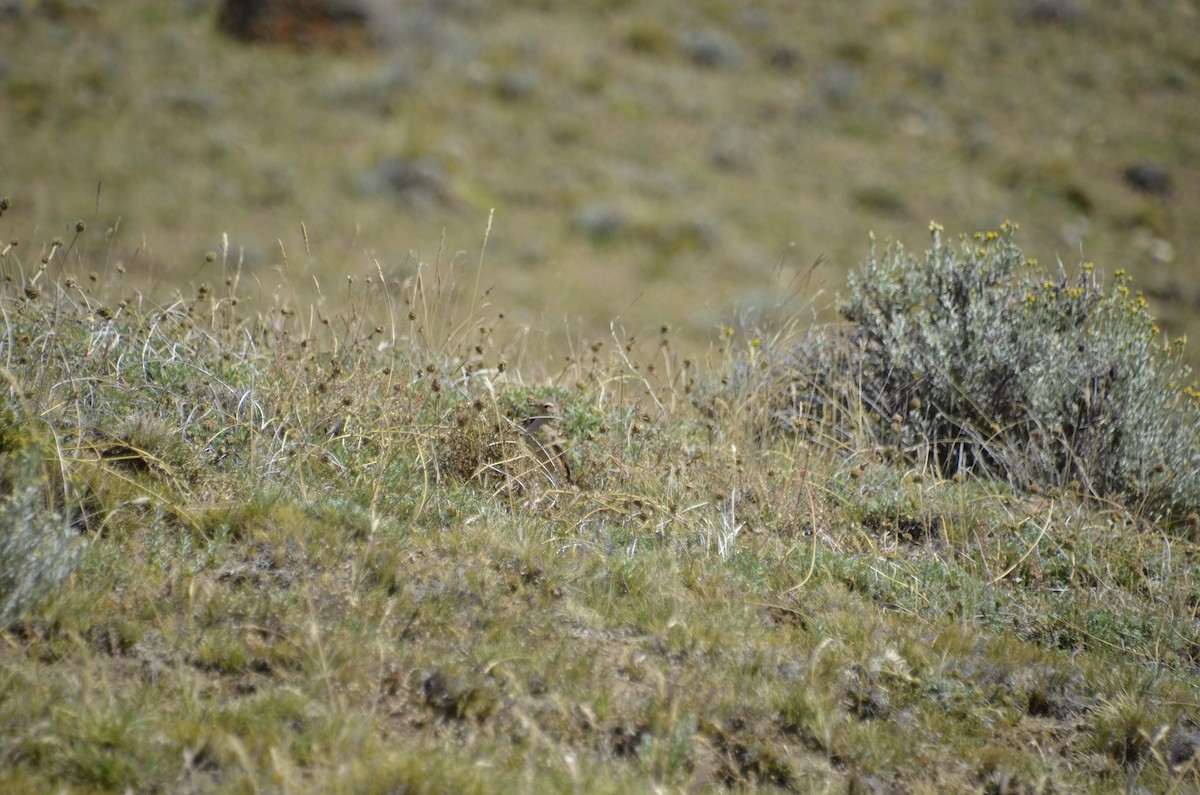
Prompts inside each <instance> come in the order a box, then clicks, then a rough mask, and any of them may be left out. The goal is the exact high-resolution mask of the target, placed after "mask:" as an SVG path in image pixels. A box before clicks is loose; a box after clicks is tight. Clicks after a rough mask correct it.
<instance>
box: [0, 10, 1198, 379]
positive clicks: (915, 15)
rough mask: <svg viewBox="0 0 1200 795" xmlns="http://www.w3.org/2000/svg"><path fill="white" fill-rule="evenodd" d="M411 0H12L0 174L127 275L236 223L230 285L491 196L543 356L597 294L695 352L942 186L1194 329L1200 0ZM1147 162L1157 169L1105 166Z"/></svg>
mask: <svg viewBox="0 0 1200 795" xmlns="http://www.w3.org/2000/svg"><path fill="white" fill-rule="evenodd" d="M10 5H12V4H10ZM427 5H428V6H429V8H427V9H425V10H423V11H422V12H420V13H416V12H409V13H407V14H405V13H401V12H399V11H398V12H396V15H397V18H396V20H395V22H396V26H397V27H398V28H399V31H400V41H399V44H398V45H397V46H396V47H395V48H394V49H393V50H389V51H385V52H382V53H377V54H372V55H359V56H356V57H351V56H347V55H344V54H343V55H335V54H330V53H322V52H294V51H288V50H280V49H262V48H254V47H246V46H243V45H240V44H238V43H235V42H231V41H227V40H225V39H223V38H221V37H220V36H218V35H217V34H216V32H215V31H214V17H215V10H216V9H215V6H216V2H214V0H198V1H197V2H191V3H187V4H183V5H182V6H178V7H175V6H172V7H170V8H168V7H165V6H163V5H162V4H161V3H154V2H148V1H146V0H142V1H140V2H126V3H88V2H74V0H64V1H59V2H23V3H17V4H16V6H17V7H18V8H21V9H23V10H22V11H19V12H17V13H16V14H15V15H14V16H12V17H11V18H6V19H5V22H4V24H3V25H2V26H0V53H3V55H0V80H2V81H3V88H2V89H0V101H2V102H3V106H4V108H5V112H4V113H3V114H0V139H3V140H4V141H5V144H4V146H3V147H2V148H0V186H2V187H3V193H4V195H9V196H11V197H12V199H13V201H14V202H15V203H16V205H17V206H20V207H22V208H23V212H24V213H26V215H25V218H26V219H27V220H28V222H29V223H31V224H33V225H36V226H37V227H38V228H39V230H40V234H41V236H43V237H52V236H54V235H55V234H63V236H64V237H67V236H69V225H70V224H73V223H74V219H76V218H84V219H85V220H87V221H88V222H89V223H90V224H91V226H92V227H93V228H97V229H100V230H106V229H109V228H112V229H113V230H114V232H113V234H112V235H111V236H110V237H108V238H105V239H97V241H96V243H95V244H94V245H95V249H94V250H92V251H89V252H88V253H89V255H90V259H92V260H93V261H96V262H104V263H106V265H107V267H109V268H112V267H114V266H115V265H116V263H117V262H121V263H123V264H124V266H125V268H126V270H127V277H128V278H129V279H131V280H132V281H133V282H134V283H136V284H137V285H139V286H140V287H143V288H148V287H151V286H153V287H155V288H163V287H174V286H175V285H176V284H179V283H181V282H183V281H188V280H191V281H193V282H194V283H195V284H199V283H200V282H202V281H209V282H210V283H214V282H215V281H216V277H215V276H214V273H213V268H212V266H211V265H208V264H206V262H205V254H206V253H207V252H209V251H213V250H216V249H217V248H218V246H219V242H220V236H221V234H222V233H228V235H229V239H230V241H231V246H232V251H233V254H234V257H235V258H236V257H237V256H238V255H239V252H243V253H244V256H245V262H246V265H245V268H244V273H245V278H246V280H247V282H248V283H247V285H246V288H245V289H244V290H243V291H242V297H243V299H244V300H254V301H261V302H263V303H269V302H270V300H271V297H272V293H273V290H274V288H275V285H276V284H277V283H278V282H279V278H278V276H277V275H276V272H277V270H279V269H286V270H287V271H288V273H289V277H288V279H287V280H286V281H287V283H288V284H289V285H291V286H292V287H293V288H295V289H297V290H299V291H301V293H302V294H303V296H302V299H301V303H302V304H303V305H307V304H308V303H309V302H310V300H311V299H313V298H314V289H313V285H314V280H315V281H316V282H319V283H320V285H321V286H322V287H323V288H324V291H325V294H326V296H328V297H329V299H330V300H336V301H337V302H338V303H339V304H341V302H342V300H343V298H344V297H345V296H344V292H343V290H342V279H343V277H344V274H346V273H359V272H361V271H363V270H369V269H370V268H371V263H372V262H373V261H374V260H376V259H378V260H379V261H380V263H381V264H382V266H383V268H384V270H385V272H386V271H389V270H391V269H403V267H405V265H404V263H405V261H406V258H407V256H408V252H419V256H418V257H417V258H419V259H423V260H426V261H430V260H432V259H433V253H434V251H436V249H437V247H438V245H439V239H440V238H441V234H442V231H443V230H445V235H446V239H448V240H451V241H453V242H454V245H456V246H466V247H467V248H468V249H469V252H468V254H467V255H466V256H467V259H468V260H475V259H477V258H478V248H477V245H478V240H479V234H478V230H479V228H480V227H481V226H483V224H484V220H485V219H486V217H487V215H488V213H489V211H490V210H491V208H496V211H497V218H498V220H499V222H498V224H497V232H496V234H495V235H493V237H492V240H491V241H490V243H489V246H490V249H491V252H492V255H491V257H490V262H491V263H492V267H491V277H492V278H491V279H490V280H489V281H488V284H487V285H485V286H492V285H494V286H495V291H494V293H493V297H494V298H495V299H496V300H497V301H498V302H499V303H500V304H502V305H503V306H505V307H506V308H507V309H508V310H509V312H510V320H511V321H512V323H513V324H514V325H515V327H516V330H518V331H519V330H520V329H523V328H532V329H535V333H534V338H533V339H532V340H530V344H531V345H534V346H535V347H536V348H537V349H538V351H539V356H538V359H539V360H542V359H544V358H548V356H544V355H541V353H542V352H548V354H549V355H553V356H558V355H560V351H561V349H562V347H563V345H562V343H561V339H562V338H563V336H566V335H569V336H570V337H572V338H576V339H578V338H583V339H586V340H587V341H588V343H590V342H594V341H596V340H601V339H603V340H607V339H608V333H607V329H608V325H609V323H610V322H611V321H612V319H613V318H614V317H617V316H619V318H620V324H621V325H622V326H624V327H625V328H626V329H628V332H629V333H631V334H636V335H638V336H647V335H649V334H652V333H653V331H654V329H657V328H658V326H659V325H661V324H662V323H663V322H670V323H671V324H672V325H673V326H675V327H676V329H677V344H679V345H681V346H687V347H688V348H689V352H690V353H691V354H692V355H694V356H696V355H699V354H700V353H702V352H703V350H704V348H705V347H706V346H707V344H708V340H709V337H710V336H711V333H712V331H713V330H714V328H715V327H716V326H717V325H718V324H719V323H721V322H728V320H729V316H730V314H731V313H733V312H734V311H735V309H738V308H740V309H747V308H757V309H762V310H769V309H770V308H771V307H773V306H774V305H775V302H776V298H775V293H776V292H777V291H778V290H779V289H781V285H786V284H788V283H790V282H791V280H792V278H793V277H794V276H795V275H796V274H797V273H800V272H803V271H804V269H806V268H807V267H808V265H809V263H810V262H812V260H813V259H814V258H815V257H817V256H818V255H819V254H822V253H824V254H826V255H827V257H828V260H827V261H828V265H827V266H826V267H824V268H822V269H820V270H819V271H818V273H817V274H816V278H815V279H814V280H813V281H811V282H810V283H809V284H808V285H807V286H806V289H807V290H816V289H818V288H824V289H826V290H834V289H837V288H838V287H840V285H841V284H842V283H843V276H844V273H845V272H846V271H847V270H849V269H851V268H853V267H854V266H855V265H857V263H858V262H859V261H860V260H861V259H862V257H863V256H865V254H866V233H867V232H868V231H870V230H874V231H875V232H876V233H877V235H878V236H879V238H880V239H883V238H884V237H888V236H892V237H895V238H897V239H903V240H906V241H907V242H908V243H909V244H910V245H912V246H917V245H921V244H923V234H922V233H921V232H920V230H921V229H923V226H924V224H925V223H926V222H927V221H928V220H929V219H931V218H937V219H938V220H940V221H942V222H943V223H945V224H946V225H947V226H948V228H952V229H983V228H990V227H992V226H994V225H995V224H996V223H998V221H999V220H1000V219H1003V218H1014V219H1020V220H1022V221H1023V223H1024V234H1025V240H1026V241H1027V244H1028V245H1029V247H1030V248H1031V249H1032V250H1035V251H1038V252H1041V255H1042V258H1043V260H1044V262H1046V263H1047V264H1052V262H1053V258H1054V255H1055V254H1059V255H1061V256H1062V258H1063V259H1064V260H1065V261H1073V260H1075V259H1076V258H1078V257H1079V254H1080V246H1081V245H1082V247H1083V249H1084V254H1085V257H1086V258H1087V259H1092V260H1095V261H1096V262H1100V263H1105V264H1106V265H1107V266H1108V267H1109V268H1110V269H1115V268H1116V267H1126V268H1128V269H1129V270H1130V272H1131V274H1132V275H1133V276H1134V278H1135V280H1136V281H1137V282H1138V284H1140V285H1142V286H1143V287H1144V288H1146V289H1147V290H1148V292H1149V293H1150V297H1151V298H1152V300H1153V301H1154V302H1155V311H1156V314H1157V315H1158V316H1159V317H1160V318H1163V319H1164V320H1165V321H1166V322H1167V326H1168V330H1169V331H1170V332H1171V333H1172V334H1173V335H1174V334H1179V333H1184V332H1189V331H1194V330H1195V326H1194V324H1195V317H1196V313H1195V311H1194V309H1195V306H1196V305H1197V296H1196V295H1194V292H1195V291H1194V290H1193V289H1192V288H1191V286H1190V282H1189V279H1190V273H1189V271H1188V267H1189V263H1191V262H1192V261H1193V260H1194V259H1195V251H1194V249H1193V242H1192V238H1193V235H1192V234H1191V233H1192V230H1194V229H1195V228H1196V227H1197V225H1198V222H1197V219H1198V218H1200V194H1198V193H1197V190H1198V189H1197V186H1198V185H1200V173H1198V171H1197V169H1198V167H1200V166H1198V162H1197V152H1196V147H1195V143H1194V136H1193V135H1192V133H1191V131H1192V130H1195V129H1197V127H1200V118H1198V114H1200V105H1198V103H1195V102H1193V101H1190V98H1191V97H1193V96H1195V95H1196V94H1197V93H1200V77H1198V75H1200V71H1198V70H1197V68H1196V64H1197V63H1198V62H1200V56H1198V50H1197V46H1198V45H1197V43H1196V38H1195V36H1193V35H1192V34H1191V31H1192V30H1193V29H1194V27H1195V17H1196V9H1195V4H1194V3H1191V2H1158V3H1144V2H1138V1H1137V0H1121V1H1120V2H1111V3H1104V4H1102V5H1098V6H1094V7H1087V8H1084V5H1085V4H1082V3H1079V2H1073V1H1072V0H1020V1H1019V2H1016V3H1014V4H1010V5H1007V6H1004V7H1002V8H1001V7H993V6H991V5H988V4H985V3H943V4H940V5H936V6H930V5H929V4H928V3H926V2H916V0H886V1H884V0H873V1H872V2H867V3H857V4H844V3H840V4H833V5H830V6H828V7H824V8H809V7H805V8H799V7H797V6H796V5H795V4H794V3H787V2H779V1H776V2H769V3H758V4H756V5H755V8H754V9H751V10H747V9H743V8H741V7H740V6H738V5H737V4H733V3H728V2H726V3H719V2H708V3H704V4H699V5H697V4H690V5H687V6H682V7H681V6H680V5H679V4H677V3H669V2H665V1H664V0H651V1H650V2H641V3H635V4H630V3H621V4H616V5H615V6H614V5H612V4H605V5H604V6H603V7H601V6H599V5H597V4H594V3H516V2H508V3H482V2H477V1H476V0H465V1H464V2H455V3H452V4H427ZM437 9H441V10H437ZM389 160H393V161H394V160H400V161H404V162H406V163H408V164H409V166H410V167H411V170H410V171H408V172H405V173H407V174H409V175H410V176H409V179H407V180H400V183H401V184H400V187H396V188H393V189H389V188H386V187H382V186H381V185H382V183H385V182H386V179H384V177H385V176H386V174H385V173H384V172H385V171H386V169H383V170H381V169H380V165H381V164H383V163H386V162H387V161H389ZM1142 162H1149V163H1157V164H1161V165H1162V166H1164V167H1165V168H1166V169H1167V170H1168V171H1169V172H1170V174H1171V176H1172V177H1173V182H1174V186H1175V190H1174V194H1173V195H1171V196H1170V197H1167V198H1161V197H1156V196H1153V195H1148V194H1145V193H1139V192H1138V191H1136V190H1134V189H1132V188H1131V187H1130V186H1129V185H1128V184H1126V182H1125V181H1124V180H1123V177H1122V173H1123V171H1124V170H1125V169H1126V168H1127V167H1129V166H1131V165H1134V164H1137V163H1142ZM97 188H99V190H97ZM298 220H299V221H303V222H304V223H305V224H306V226H307V229H308V235H309V236H310V238H311V239H312V240H313V241H315V243H316V244H317V246H316V249H317V251H318V254H317V255H316V256H311V257H310V256H307V255H303V254H301V252H302V251H303V250H304V242H303V240H302V236H301V232H300V230H299V227H298V224H297V221H298ZM64 222H65V223H66V224H67V225H68V226H67V228H66V230H63V231H60V230H61V229H62V224H64ZM606 230H612V233H606ZM285 253H286V257H285ZM451 253H453V252H451ZM251 284H254V285H255V286H254V287H252V286H251ZM544 334H548V335H549V337H550V344H548V345H547V344H544V343H545V340H543V339H541V337H542V336H543V335H544ZM1192 336H1195V334H1193V335H1192Z"/></svg>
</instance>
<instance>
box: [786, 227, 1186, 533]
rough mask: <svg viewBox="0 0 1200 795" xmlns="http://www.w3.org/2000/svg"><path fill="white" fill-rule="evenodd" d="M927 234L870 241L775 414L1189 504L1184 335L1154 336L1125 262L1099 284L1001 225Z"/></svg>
mask: <svg viewBox="0 0 1200 795" xmlns="http://www.w3.org/2000/svg"><path fill="white" fill-rule="evenodd" d="M931 231H932V243H931V246H930V248H929V249H928V250H927V251H926V252H925V253H924V256H921V257H915V256H912V255H910V254H908V253H907V252H906V251H905V250H904V248H903V247H902V246H900V245H899V244H889V245H888V246H887V247H886V248H885V250H884V251H883V253H882V254H881V255H880V254H879V253H878V252H877V251H876V250H875V249H874V247H872V251H871V256H870V258H869V259H868V261H867V262H866V263H865V264H864V265H863V268H862V271H861V273H859V274H856V275H854V276H852V277H851V279H850V282H849V287H848V295H847V297H846V298H845V300H844V301H843V302H842V304H841V305H840V307H839V310H840V311H841V313H842V314H843V316H844V317H845V318H846V319H847V320H849V321H851V323H852V325H851V327H850V329H849V330H846V329H842V330H839V331H838V332H836V333H833V332H828V331H826V332H821V333H818V334H817V335H815V336H810V337H809V338H808V339H807V340H805V341H804V342H803V343H802V344H801V345H800V346H798V347H797V348H796V349H794V350H793V351H792V352H791V353H790V354H789V356H790V361H788V362H787V364H786V367H785V369H786V370H787V371H789V372H791V373H793V374H794V375H796V376H798V378H799V380H800V383H793V384H792V385H791V386H790V388H789V389H788V390H787V392H788V394H789V395H790V397H789V398H788V399H787V400H786V401H785V403H786V405H784V406H783V407H782V410H780V411H777V413H776V416H778V417H781V418H784V419H788V418H789V417H790V418H791V419H792V420H793V422H794V419H795V414H796V412H797V411H799V410H800V409H801V407H803V411H804V413H805V414H806V415H807V416H809V417H811V416H812V411H813V407H814V406H817V407H821V406H824V408H825V411H823V412H822V414H823V416H824V417H826V418H827V417H829V416H838V417H851V416H857V417H863V416H864V415H865V416H866V417H867V418H869V419H868V422H869V424H870V425H871V430H872V432H873V436H874V438H876V439H878V440H881V441H885V442H886V443H887V444H888V445H889V447H891V448H892V449H899V450H901V451H903V452H904V453H905V455H907V456H909V457H910V458H912V459H913V460H915V461H921V462H928V463H931V464H932V465H934V466H935V467H936V468H938V469H939V470H940V471H941V472H942V473H943V474H950V473H954V472H958V471H967V472H974V473H980V474H985V475H988V476H991V477H1002V478H1005V479H1007V480H1009V481H1010V482H1011V483H1012V484H1013V485H1014V486H1016V487H1018V488H1023V489H1028V488H1031V487H1035V485H1036V486H1052V487H1064V488H1072V489H1076V490H1081V491H1083V492H1085V493H1089V494H1093V495H1096V496H1100V497H1120V498H1123V499H1126V500H1133V501H1137V502H1138V503H1139V504H1140V505H1141V506H1142V507H1144V508H1147V509H1149V510H1150V511H1151V512H1152V513H1154V514H1159V515H1169V516H1175V517H1182V516H1185V515H1187V514H1188V513H1190V512H1192V511H1195V510H1197V509H1198V508H1200V408H1198V400H1197V399H1198V397H1200V393H1198V392H1197V391H1196V389H1195V388H1194V387H1193V385H1192V380H1191V372H1190V370H1189V369H1188V367H1187V366H1186V365H1185V364H1184V363H1183V341H1182V340H1176V341H1175V342H1173V343H1164V341H1163V338H1162V334H1161V332H1160V331H1159V329H1158V327H1157V326H1156V325H1155V323H1154V319H1153V318H1152V317H1151V316H1150V314H1149V312H1148V311H1147V309H1146V303H1145V301H1144V299H1142V297H1141V296H1140V294H1139V295H1130V292H1129V288H1128V286H1127V281H1126V276H1125V274H1124V272H1123V271H1117V272H1116V273H1115V274H1114V278H1113V279H1112V281H1111V283H1110V284H1108V286H1107V287H1105V286H1104V285H1103V284H1102V282H1101V280H1100V278H1099V277H1098V275H1097V274H1096V273H1095V270H1094V268H1093V267H1092V265H1091V264H1090V263H1083V264H1082V265H1080V266H1079V267H1078V268H1077V269H1075V271H1074V273H1072V274H1068V273H1067V272H1066V270H1065V269H1064V268H1063V266H1062V264H1061V263H1059V267H1058V273H1057V275H1056V276H1055V277H1054V278H1046V277H1045V276H1044V275H1043V274H1042V272H1041V271H1040V270H1039V269H1038V268H1037V264H1036V262H1035V261H1032V260H1027V259H1026V258H1025V256H1024V255H1023V254H1022V252H1021V250H1020V249H1019V248H1018V247H1017V245H1016V243H1015V242H1014V227H1013V225H1011V224H1009V223H1007V222H1006V223H1005V225H1004V226H1003V227H1002V228H1001V230H1000V231H999V232H988V233H981V234H978V235H976V236H974V238H966V237H964V238H963V239H962V241H961V244H960V245H958V246H954V245H950V244H947V243H946V242H945V241H944V240H943V238H942V229H941V227H940V226H938V225H937V224H932V225H931ZM835 371H840V372H835ZM778 372H779V371H778V370H777V373H778ZM831 404H836V405H837V408H838V411H835V412H831V411H829V410H828V408H829V406H830V405H831ZM861 409H866V411H865V412H863V411H862V410H861Z"/></svg>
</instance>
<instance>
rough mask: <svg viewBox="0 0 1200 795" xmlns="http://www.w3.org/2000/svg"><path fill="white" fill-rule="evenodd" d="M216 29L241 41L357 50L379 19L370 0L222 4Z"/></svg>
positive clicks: (373, 34)
mask: <svg viewBox="0 0 1200 795" xmlns="http://www.w3.org/2000/svg"><path fill="white" fill-rule="evenodd" d="M217 27H219V28H220V29H221V30H222V31H224V32H225V33H227V34H229V35H230V36H233V37H234V38H237V39H241V40H242V41H251V42H267V43H273V44H286V45H291V46H295V47H329V48H332V49H336V50H358V49H364V48H369V47H371V46H373V44H374V43H375V41H376V40H377V37H378V33H379V28H380V27H381V20H380V18H379V13H378V12H377V11H376V10H375V9H374V6H373V5H372V4H371V3H370V2H368V0H225V2H224V4H223V5H222V7H221V13H220V15H219V16H218V17H217Z"/></svg>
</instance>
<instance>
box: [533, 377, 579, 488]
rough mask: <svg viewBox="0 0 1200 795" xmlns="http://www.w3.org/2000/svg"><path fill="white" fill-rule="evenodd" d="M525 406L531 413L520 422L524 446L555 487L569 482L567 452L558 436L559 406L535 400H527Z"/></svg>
mask: <svg viewBox="0 0 1200 795" xmlns="http://www.w3.org/2000/svg"><path fill="white" fill-rule="evenodd" d="M527 405H528V406H529V410H530V412H532V414H531V416H530V417H528V418H527V419H525V420H522V422H521V430H522V431H524V432H525V443H526V444H527V445H528V446H529V450H530V452H532V453H533V457H534V458H536V459H537V462H538V463H539V464H541V466H542V469H543V470H545V472H546V474H547V475H548V476H549V478H550V480H551V482H552V483H554V485H556V486H558V485H565V484H567V483H570V482H571V467H570V465H569V464H568V463H567V450H566V447H565V446H564V445H563V439H562V437H561V436H559V434H558V420H559V413H558V406H557V405H555V404H554V403H552V402H550V401H548V400H538V399H537V398H530V399H529V401H528V403H527Z"/></svg>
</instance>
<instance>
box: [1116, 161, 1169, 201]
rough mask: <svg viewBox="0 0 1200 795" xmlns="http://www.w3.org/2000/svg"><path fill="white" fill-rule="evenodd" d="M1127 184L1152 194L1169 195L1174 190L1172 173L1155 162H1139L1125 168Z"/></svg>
mask: <svg viewBox="0 0 1200 795" xmlns="http://www.w3.org/2000/svg"><path fill="white" fill-rule="evenodd" d="M1123 176H1124V177H1125V182H1126V184H1128V185H1129V187H1131V188H1133V189H1134V190H1138V191H1141V192H1142V193H1149V194H1150V195H1152V196H1169V195H1170V194H1171V191H1172V190H1174V187H1175V186H1174V184H1173V182H1172V181H1171V174H1170V173H1169V172H1168V171H1167V170H1166V169H1165V168H1163V167H1162V166H1160V165H1157V164H1155V163H1138V164H1136V165H1132V166H1130V167H1129V168H1127V169H1125V173H1124V175H1123Z"/></svg>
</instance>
